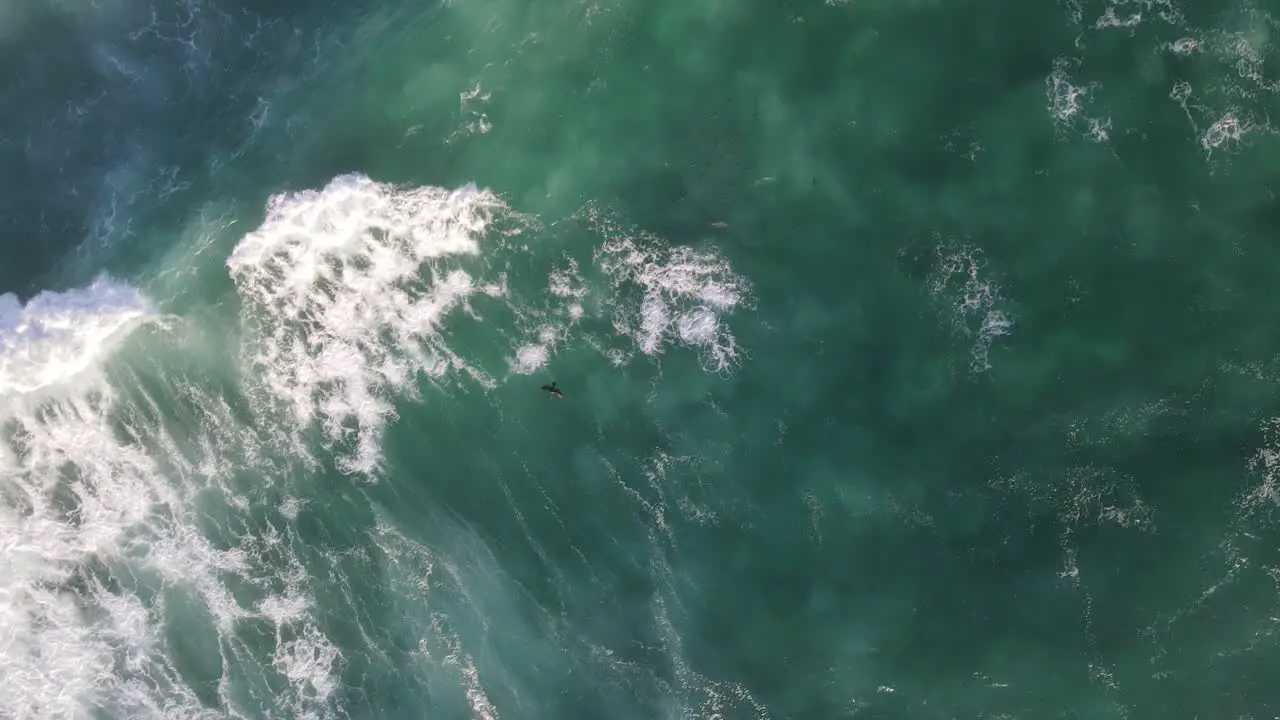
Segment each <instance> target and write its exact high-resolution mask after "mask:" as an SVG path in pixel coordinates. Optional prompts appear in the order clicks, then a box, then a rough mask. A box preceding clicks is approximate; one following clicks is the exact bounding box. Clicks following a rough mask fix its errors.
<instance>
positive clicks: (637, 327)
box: [589, 211, 747, 372]
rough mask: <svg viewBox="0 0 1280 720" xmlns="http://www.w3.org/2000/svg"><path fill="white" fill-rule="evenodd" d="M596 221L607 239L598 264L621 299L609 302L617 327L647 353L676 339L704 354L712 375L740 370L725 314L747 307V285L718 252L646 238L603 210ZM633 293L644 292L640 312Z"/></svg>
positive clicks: (594, 215) (596, 214) (595, 213)
mask: <svg viewBox="0 0 1280 720" xmlns="http://www.w3.org/2000/svg"><path fill="white" fill-rule="evenodd" d="M589 217H590V219H591V220H592V222H593V224H594V225H595V228H596V230H597V232H600V233H601V234H602V235H603V236H604V238H605V241H604V243H603V244H602V245H601V246H600V248H599V249H598V250H597V251H596V262H597V263H598V264H599V265H600V268H601V269H602V270H603V271H604V272H605V274H606V275H607V276H608V278H609V280H610V282H611V283H612V284H613V286H614V290H615V292H616V294H617V297H615V298H614V299H612V300H611V301H610V303H609V304H610V305H612V306H613V308H614V323H613V324H614V328H615V329H616V330H617V331H618V332H619V333H620V334H622V335H625V336H627V337H629V338H631V339H632V340H634V341H635V343H636V345H637V346H638V347H639V349H640V351H641V352H643V353H645V354H647V355H656V354H658V353H661V352H662V351H663V349H664V347H665V346H666V345H667V344H668V343H670V342H672V341H675V342H678V343H680V344H683V345H686V346H689V347H693V348H697V349H698V350H699V351H700V353H701V356H702V359H703V365H704V366H705V367H706V369H708V370H710V371H713V372H721V371H726V370H730V369H732V368H733V367H734V366H736V365H737V363H738V362H739V360H740V358H739V349H738V345H737V341H736V340H735V338H734V337H733V335H732V334H731V333H730V332H729V329H728V327H727V325H726V324H725V323H723V322H721V316H722V315H725V314H728V313H731V312H733V311H734V309H736V308H737V307H738V306H739V305H740V304H742V303H743V302H744V300H745V299H746V296H747V283H746V281H745V280H744V279H743V278H741V277H739V276H738V275H736V274H735V273H734V272H733V270H732V269H731V268H730V266H729V263H728V262H727V261H726V260H725V259H724V258H723V257H721V256H720V255H719V254H718V253H716V252H715V251H714V250H700V249H694V248H691V247H686V246H677V247H672V246H670V245H668V244H667V243H665V242H663V241H662V240H660V239H659V238H656V237H653V236H651V235H648V234H645V233H640V232H634V233H633V232H626V231H625V230H624V229H623V228H622V227H621V225H620V224H618V223H617V221H616V220H613V219H611V218H609V217H607V216H606V215H605V214H602V213H599V212H598V211H593V212H592V213H591V214H590V215H589ZM631 288H637V289H639V290H640V291H641V293H642V296H641V300H640V304H639V307H638V308H636V307H635V306H634V305H633V304H632V303H630V302H628V301H627V300H626V294H627V291H628V290H629V289H631Z"/></svg>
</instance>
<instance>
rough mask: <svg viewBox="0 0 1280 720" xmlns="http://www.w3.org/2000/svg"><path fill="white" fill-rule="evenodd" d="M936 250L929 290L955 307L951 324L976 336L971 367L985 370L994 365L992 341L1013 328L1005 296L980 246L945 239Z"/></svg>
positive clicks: (972, 348)
mask: <svg viewBox="0 0 1280 720" xmlns="http://www.w3.org/2000/svg"><path fill="white" fill-rule="evenodd" d="M937 253H938V265H937V267H936V268H935V270H934V273H933V276H932V277H931V278H930V281H929V292H930V294H932V295H934V296H935V297H937V298H939V299H940V300H942V301H943V302H946V303H948V304H950V305H951V306H952V307H951V312H952V314H951V325H952V327H953V328H954V329H955V330H956V331H958V332H960V333H963V334H965V335H968V336H971V337H973V338H974V342H973V345H972V347H971V348H970V362H969V369H970V370H971V371H972V372H975V373H980V372H985V371H986V370H988V369H990V368H991V362H990V353H991V344H992V343H993V342H995V341H996V339H997V338H1000V337H1003V336H1005V335H1008V334H1009V333H1011V332H1012V331H1013V319H1012V318H1010V316H1009V313H1008V312H1007V311H1006V310H1005V305H1006V304H1007V303H1006V300H1005V298H1004V295H1003V293H1002V292H1001V289H1000V286H999V284H998V283H997V282H996V281H995V280H994V279H993V278H992V277H991V273H990V272H988V270H987V258H986V254H985V253H984V252H983V251H982V250H981V249H980V248H975V247H972V246H969V245H964V244H956V243H951V242H946V243H942V244H939V245H938V247H937Z"/></svg>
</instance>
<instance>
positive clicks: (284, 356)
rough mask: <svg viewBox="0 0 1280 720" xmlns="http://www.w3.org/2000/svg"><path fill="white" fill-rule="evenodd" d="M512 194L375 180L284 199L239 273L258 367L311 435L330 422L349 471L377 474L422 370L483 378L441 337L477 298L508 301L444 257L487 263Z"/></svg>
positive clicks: (238, 260) (235, 264)
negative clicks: (505, 200)
mask: <svg viewBox="0 0 1280 720" xmlns="http://www.w3.org/2000/svg"><path fill="white" fill-rule="evenodd" d="M501 209H502V204H501V202H500V201H499V200H498V198H497V197H496V196H495V195H494V194H493V193H491V192H489V191H484V190H478V189H476V187H475V185H474V184H471V185H468V186H467V187H465V188H462V189H460V190H456V191H449V190H444V189H441V188H434V187H422V188H413V189H400V188H396V187H394V186H391V185H387V184H383V183H378V182H374V181H373V180H370V179H369V178H367V177H364V176H362V175H345V176H341V177H338V178H335V179H334V180H333V181H332V182H330V183H329V185H327V186H326V187H325V188H324V189H323V190H320V191H310V190H309V191H304V192H298V193H290V194H286V195H278V196H275V197H273V198H271V200H270V203H269V205H268V211H267V218H266V220H265V221H264V222H263V223H262V226H261V227H259V228H258V229H257V230H255V231H253V232H251V233H249V234H248V235H246V236H245V238H244V239H243V240H241V241H240V244H239V245H237V246H236V248H235V251H234V252H233V253H232V256H231V258H230V260H228V262H227V265H228V267H229V268H230V271H231V277H232V279H233V280H234V281H235V284H236V288H237V290H238V292H239V294H240V296H241V298H242V300H243V303H244V307H243V314H244V323H245V325H246V326H247V327H248V328H250V331H251V338H250V346H249V347H250V353H251V357H250V362H251V364H252V365H253V367H254V368H255V371H256V373H257V374H258V376H259V377H260V378H261V380H262V382H263V383H264V384H265V386H266V388H267V389H268V390H269V392H270V393H271V394H272V395H273V396H274V397H275V398H277V399H278V400H280V401H283V403H285V405H286V406H287V407H289V408H290V409H291V410H292V412H293V415H294V419H295V421H296V422H297V424H298V426H299V427H306V426H308V425H310V424H311V423H313V422H314V423H318V424H319V426H320V428H321V429H322V431H323V433H324V436H325V438H326V439H327V440H328V441H329V442H330V443H331V444H334V445H336V444H338V443H340V442H343V441H345V440H346V439H347V438H348V437H349V436H354V442H355V448H354V449H353V450H351V451H349V452H347V451H346V450H345V449H342V450H341V451H340V452H341V460H340V462H341V463H342V466H343V468H344V469H345V470H348V471H351V472H358V473H372V472H374V471H376V469H377V468H378V465H379V462H380V458H381V450H380V448H379V442H380V439H381V437H382V433H383V430H384V428H385V426H386V423H387V422H388V421H389V420H390V419H391V418H392V416H393V414H394V410H393V407H392V395H391V393H392V391H394V390H397V389H408V386H409V385H410V384H411V382H412V381H413V380H414V378H415V376H416V375H417V374H418V373H428V374H431V375H437V376H438V375H442V374H444V373H445V372H447V371H448V370H450V369H461V370H463V371H467V372H470V373H471V374H472V375H473V376H475V377H477V378H478V379H480V380H481V381H482V382H485V383H491V382H492V381H491V380H489V379H488V378H487V377H485V376H483V375H482V374H481V373H479V371H476V370H474V369H473V368H470V367H469V366H467V364H466V363H465V362H464V361H463V360H462V359H461V358H459V357H458V356H457V355H455V354H454V353H452V352H451V351H450V350H449V348H448V347H447V346H446V345H445V344H444V342H443V341H442V340H441V338H440V324H441V322H442V320H443V319H444V317H445V316H446V315H447V314H448V313H449V311H450V310H452V309H454V308H456V307H458V306H460V305H462V304H464V303H465V302H466V301H467V299H468V297H469V296H471V295H472V294H473V293H476V292H485V293H489V294H493V295H498V294H501V292H502V290H501V288H500V287H497V286H492V285H482V284H480V283H478V282H476V281H475V280H474V279H473V278H472V277H471V275H470V274H468V273H467V272H465V271H463V270H461V269H458V268H456V267H455V268H452V269H448V268H446V267H444V266H443V265H441V264H438V263H436V262H435V261H437V260H439V259H441V258H444V257H445V256H450V255H474V254H477V253H478V252H479V250H480V246H479V241H480V238H481V237H482V236H483V234H484V233H485V230H486V228H487V227H488V226H489V223H490V221H491V220H492V218H493V217H494V215H495V213H497V212H499V211H500V210H501Z"/></svg>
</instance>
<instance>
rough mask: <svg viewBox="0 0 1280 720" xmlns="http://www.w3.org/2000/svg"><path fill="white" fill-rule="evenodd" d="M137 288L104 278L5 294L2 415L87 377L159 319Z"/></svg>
mask: <svg viewBox="0 0 1280 720" xmlns="http://www.w3.org/2000/svg"><path fill="white" fill-rule="evenodd" d="M155 315H156V313H155V309H154V308H153V306H152V305H151V303H150V302H149V301H148V300H147V299H146V298H145V297H143V295H142V294H141V293H139V292H138V291H137V290H135V289H133V288H131V287H129V286H127V285H122V284H120V283H117V282H115V281H113V280H111V279H110V278H108V277H106V276H101V277H99V278H98V279H97V280H95V281H94V282H93V284H92V285H90V286H89V287H87V288H78V289H72V290H68V291H66V292H42V293H40V294H39V295H36V296H35V297H33V298H31V300H30V301H28V302H27V304H26V305H21V304H19V302H18V299H17V298H16V297H15V296H13V295H0V417H3V416H4V415H5V414H7V413H6V410H5V409H6V408H9V409H10V410H12V409H13V408H15V406H17V405H18V404H19V403H22V402H27V401H33V400H36V399H37V398H38V396H43V395H44V394H46V393H48V392H57V391H58V389H59V388H60V387H65V386H66V385H69V384H71V383H75V382H77V381H78V380H81V379H83V378H84V375H85V374H86V373H89V372H92V371H93V369H94V368H95V367H96V365H95V364H96V362H97V361H98V360H99V359H100V358H102V357H103V356H105V355H106V354H107V353H109V352H110V351H111V349H112V348H113V346H114V344H115V343H116V342H117V341H118V340H119V339H120V338H122V337H124V336H125V335H126V334H128V332H129V330H131V329H132V328H134V327H136V326H137V325H138V323H140V322H142V321H144V320H146V319H147V318H153V317H155Z"/></svg>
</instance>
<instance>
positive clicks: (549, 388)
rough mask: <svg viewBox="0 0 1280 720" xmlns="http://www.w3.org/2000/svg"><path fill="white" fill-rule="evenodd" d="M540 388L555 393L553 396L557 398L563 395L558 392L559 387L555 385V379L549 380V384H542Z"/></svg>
mask: <svg viewBox="0 0 1280 720" xmlns="http://www.w3.org/2000/svg"><path fill="white" fill-rule="evenodd" d="M542 389H543V390H546V391H547V392H549V393H551V394H552V395H555V396H556V397H558V398H562V397H564V393H562V392H560V388H558V387H556V383H555V381H554V380H553V381H552V382H551V384H550V385H543V386H542Z"/></svg>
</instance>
